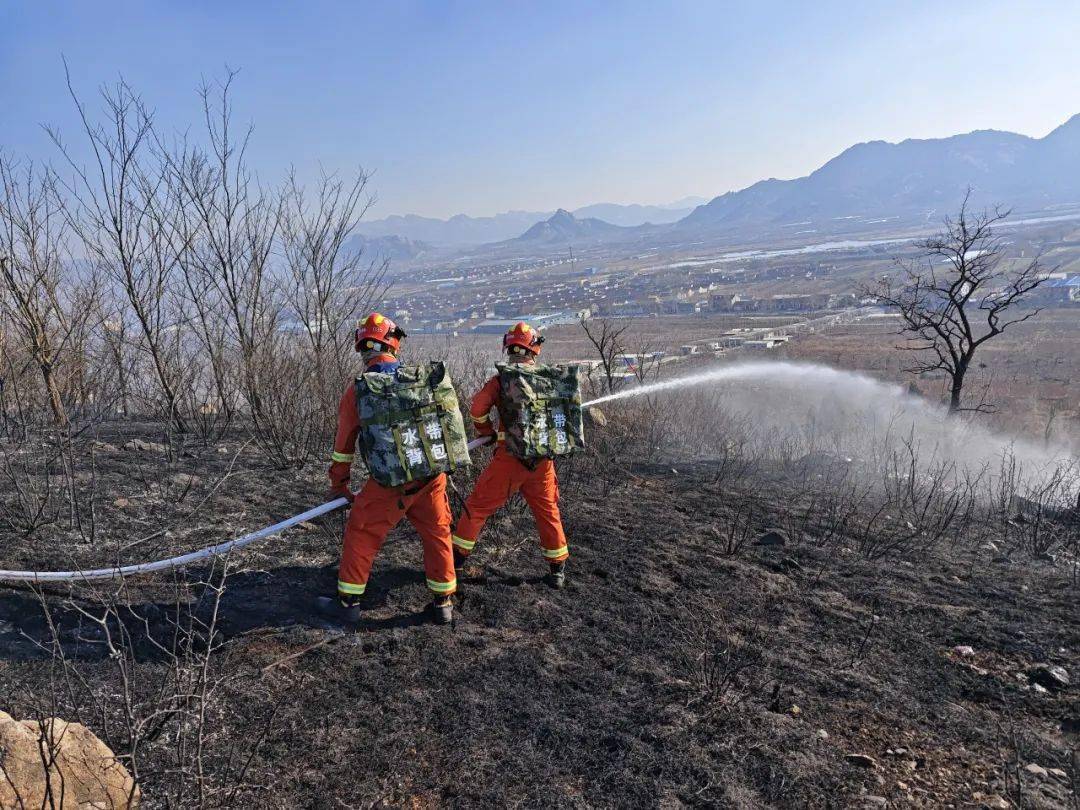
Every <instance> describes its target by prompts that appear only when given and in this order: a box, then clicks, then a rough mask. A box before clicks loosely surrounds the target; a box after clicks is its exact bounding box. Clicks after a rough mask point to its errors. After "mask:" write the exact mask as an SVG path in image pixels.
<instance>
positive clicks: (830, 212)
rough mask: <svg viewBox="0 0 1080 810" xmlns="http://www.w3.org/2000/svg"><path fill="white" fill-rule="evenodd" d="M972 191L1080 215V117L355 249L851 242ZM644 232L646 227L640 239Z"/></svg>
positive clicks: (448, 224) (371, 237) (408, 228)
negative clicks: (806, 170)
mask: <svg viewBox="0 0 1080 810" xmlns="http://www.w3.org/2000/svg"><path fill="white" fill-rule="evenodd" d="M969 187H970V188H971V189H972V199H971V204H972V205H973V206H974V207H976V208H984V207H989V206H993V205H1001V206H1004V207H1005V208H1011V209H1013V210H1015V211H1017V212H1033V211H1043V210H1046V209H1047V208H1051V207H1053V206H1061V205H1069V204H1073V205H1080V115H1076V116H1073V117H1072V118H1071V119H1069V120H1068V121H1066V122H1065V123H1064V124H1062V125H1061V126H1060V127H1058V128H1057V129H1055V130H1054V131H1053V132H1051V133H1050V134H1049V135H1047V136H1046V137H1044V138H1031V137H1028V136H1026V135H1018V134H1016V133H1013V132H1001V131H998V130H976V131H975V132H969V133H967V134H965V135H953V136H952V137H948V138H931V139H925V140H914V139H910V140H906V141H901V142H900V143H887V142H885V141H871V142H869V143H860V144H857V145H855V146H852V147H850V148H849V149H846V150H844V151H843V152H841V153H840V154H839V155H837V156H836V157H835V158H833V159H832V160H830V161H828V162H827V163H825V164H824V165H823V166H821V168H819V169H817V170H816V171H814V172H812V173H810V174H809V175H807V176H806V177H799V178H796V179H794V180H777V179H770V180H762V181H761V182H759V183H755V184H754V185H752V186H749V187H748V188H745V189H742V190H741V191H732V192H728V193H727V194H722V195H720V196H719V197H715V198H713V199H712V200H710V201H708V202H707V203H706V202H705V201H704V200H703V199H696V198H685V199H683V200H679V201H677V202H675V203H671V204H669V205H614V204H598V205H589V206H585V207H584V208H579V209H577V210H576V211H573V212H570V211H566V210H564V209H559V210H558V211H555V212H546V213H538V212H532V211H509V212H507V213H504V214H497V215H496V216H493V217H468V216H465V215H463V214H458V215H457V216H454V217H451V218H450V219H446V220H441V219H430V218H427V217H419V216H413V215H409V216H393V217H387V218H385V219H381V220H375V221H372V222H364V223H361V224H360V225H359V226H358V228H357V233H358V236H357V237H356V239H357V240H367V241H366V244H367V245H368V250H369V252H372V251H374V250H382V251H384V255H387V256H390V257H391V258H396V259H407V260H408V259H414V258H416V257H417V256H420V255H423V253H424V252H425V251H428V250H433V249H434V248H435V247H436V246H439V247H444V248H461V247H464V246H467V245H480V244H487V243H498V246H497V247H499V248H505V247H526V246H527V247H530V248H535V247H539V246H544V245H565V244H574V243H593V244H596V243H601V242H616V241H621V240H626V239H630V238H638V239H642V240H656V241H659V242H662V241H664V240H665V239H677V240H679V241H683V240H685V239H686V238H687V237H690V238H694V239H696V238H709V237H713V236H716V237H720V236H724V235H725V234H730V233H733V232H737V233H739V235H740V236H745V237H758V236H762V235H766V234H768V233H770V232H778V231H779V230H780V229H781V228H783V229H785V230H786V228H789V227H795V226H798V227H801V228H803V230H804V231H805V232H812V233H821V234H827V233H829V232H847V233H851V232H857V231H866V230H874V229H876V230H880V227H881V225H880V224H881V223H883V222H884V221H885V220H896V222H895V223H893V224H897V225H913V224H921V223H925V222H931V223H934V224H937V223H939V222H940V221H941V219H942V218H943V217H945V216H946V215H947V214H952V213H955V211H956V209H957V208H958V207H959V205H960V202H961V200H962V199H963V197H964V193H965V192H966V190H967V189H968V188H969ZM645 224H651V225H653V226H655V227H653V228H642V227H641V226H643V225H645ZM788 232H789V233H796V232H795V231H788ZM379 239H383V240H385V239H389V240H390V241H387V242H377V241H376V240H379ZM492 247H496V246H495V245H493V246H492Z"/></svg>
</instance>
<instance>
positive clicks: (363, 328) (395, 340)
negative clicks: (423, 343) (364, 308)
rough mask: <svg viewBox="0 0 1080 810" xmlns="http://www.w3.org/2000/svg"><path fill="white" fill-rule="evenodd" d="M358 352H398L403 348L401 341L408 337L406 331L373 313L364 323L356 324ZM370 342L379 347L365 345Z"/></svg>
mask: <svg viewBox="0 0 1080 810" xmlns="http://www.w3.org/2000/svg"><path fill="white" fill-rule="evenodd" d="M355 334H356V350H357V351H358V352H359V351H363V350H364V349H377V348H386V349H389V350H390V351H392V352H397V350H398V349H399V348H401V339H402V338H403V337H408V336H407V335H406V334H405V330H404V329H402V328H401V327H400V326H398V325H397V324H396V323H394V322H393V321H392V320H390V319H389V318H387V317H386V316H385V315H380V314H379V313H378V312H372V313H371V314H370V315H368V316H367V317H366V318H364V319H363V320H362V321H357V322H356V333H355ZM368 341H371V342H372V343H377V344H379V345H378V346H375V345H372V346H367V345H365V344H366V343H367V342H368Z"/></svg>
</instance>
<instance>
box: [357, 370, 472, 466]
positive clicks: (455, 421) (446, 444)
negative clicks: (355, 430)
mask: <svg viewBox="0 0 1080 810" xmlns="http://www.w3.org/2000/svg"><path fill="white" fill-rule="evenodd" d="M356 407H357V409H358V410H359V412H360V423H361V427H360V442H359V444H360V454H361V455H362V456H363V458H364V462H365V463H366V464H367V467H368V472H369V473H370V475H371V477H372V478H373V479H374V480H375V481H376V482H378V483H380V484H382V485H383V486H386V487H397V486H401V485H402V484H407V483H409V482H410V481H424V480H427V479H429V478H433V477H434V476H436V475H438V474H439V473H443V472H452V471H453V470H455V469H457V468H458V467H461V466H463V465H466V464H469V463H470V459H469V448H468V446H467V441H466V436H465V423H464V421H463V420H462V418H461V409H460V408H459V407H458V400H457V394H456V393H455V392H454V386H453V384H451V382H450V375H449V374H447V373H446V367H445V366H444V365H443V364H442V363H430V364H426V363H425V364H422V365H419V366H401V367H400V368H398V370H397V372H396V373H391V374H383V373H379V372H368V373H366V374H364V375H363V376H362V377H360V378H358V379H357V380H356Z"/></svg>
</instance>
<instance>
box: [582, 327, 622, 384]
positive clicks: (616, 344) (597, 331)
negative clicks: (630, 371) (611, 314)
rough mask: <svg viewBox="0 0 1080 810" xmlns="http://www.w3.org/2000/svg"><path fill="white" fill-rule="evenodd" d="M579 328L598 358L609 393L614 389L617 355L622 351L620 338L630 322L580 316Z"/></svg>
mask: <svg viewBox="0 0 1080 810" xmlns="http://www.w3.org/2000/svg"><path fill="white" fill-rule="evenodd" d="M581 328H582V331H584V332H585V337H586V338H588V340H589V343H591V344H592V345H593V348H594V349H595V350H596V355H597V357H598V358H599V359H600V369H601V371H603V373H604V384H605V386H606V388H605V391H606V392H607V393H611V392H612V391H614V390H615V380H616V374H615V373H616V371H617V370H618V355H619V354H621V353H622V351H623V348H622V338H623V335H624V334H625V333H626V330H627V329H629V328H630V324H629V323H623V324H618V323H616V322H615V321H613V320H611V319H609V318H582V319H581Z"/></svg>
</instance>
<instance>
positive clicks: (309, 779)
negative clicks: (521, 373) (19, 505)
mask: <svg viewBox="0 0 1080 810" xmlns="http://www.w3.org/2000/svg"><path fill="white" fill-rule="evenodd" d="M125 441H127V436H125V435H120V434H117V435H113V436H109V437H108V438H107V439H105V440H103V441H101V443H100V445H99V446H98V447H97V449H96V450H95V453H96V455H97V463H96V469H97V472H96V476H97V478H96V482H95V484H94V486H95V487H96V490H95V491H96V493H97V494H94V495H91V496H89V497H91V499H96V501H97V503H98V506H97V509H96V518H95V519H96V520H97V526H96V529H95V534H94V538H93V540H92V541H86V540H85V532H84V533H83V534H80V535H79V536H78V537H76V535H75V534H74V533H73V532H72V531H70V530H67V529H65V530H64V531H61V530H60V528H58V526H59V525H60V524H59V523H56V524H52V525H47V526H43V527H41V528H39V529H37V530H36V531H35V532H33V533H31V534H26V535H19V534H16V533H9V534H7V536H6V537H5V540H4V543H5V548H4V551H3V562H4V563H5V565H4V567H34V568H55V567H65V568H67V567H70V566H71V565H86V564H95V563H96V564H105V565H108V564H110V563H112V562H115V561H117V560H118V559H120V560H122V561H124V562H130V561H136V560H143V559H151V558H157V557H161V556H167V555H168V554H170V553H173V552H176V551H187V550H191V549H194V548H198V547H201V546H204V545H209V544H210V543H213V542H219V541H220V540H222V539H226V538H227V537H229V536H234V535H236V534H239V533H241V532H242V531H244V530H249V529H253V528H256V527H259V526H262V525H266V524H269V523H272V522H275V521H277V520H280V519H281V518H283V517H285V516H286V515H289V514H293V513H296V512H299V511H301V510H302V509H304V508H306V507H307V506H309V505H311V504H313V503H316V502H318V501H319V499H320V497H321V495H322V493H323V492H324V489H325V487H324V484H323V479H322V474H321V472H322V471H321V470H300V471H296V470H284V471H283V470H277V469H273V468H271V467H268V466H265V465H263V464H261V463H260V460H259V458H258V456H257V454H256V453H255V452H254V451H253V450H252V448H250V447H247V446H245V445H244V444H243V442H241V441H231V442H226V443H225V444H224V445H222V447H220V448H218V447H209V448H203V449H201V450H193V451H190V452H189V453H188V454H187V455H185V454H183V453H176V454H174V456H173V458H172V460H171V461H170V460H168V457H167V455H166V454H165V452H164V450H165V449H164V448H157V449H154V448H151V449H148V450H137V449H124V442H125ZM219 450H220V451H221V452H219ZM185 476H186V477H187V478H185ZM561 477H562V480H563V503H562V506H563V512H564V520H565V522H566V528H567V534H568V536H569V538H570V543H571V554H572V556H571V559H570V562H569V567H568V571H569V578H568V584H567V587H566V588H565V589H564V590H561V591H555V590H552V589H550V588H549V587H548V586H547V585H546V584H545V583H544V582H543V579H542V574H543V573H544V570H545V569H544V564H543V561H542V558H541V556H540V553H539V550H538V548H537V543H536V538H535V531H534V529H533V527H532V524H531V516H530V515H529V513H528V511H527V509H525V508H524V506H523V504H521V503H520V502H518V501H513V502H511V504H510V505H509V506H508V507H507V509H505V510H504V511H503V512H501V513H499V514H498V515H496V517H495V518H494V519H493V520H492V521H491V522H490V523H489V525H488V527H487V530H486V532H485V534H484V536H483V537H482V540H481V543H480V544H479V545H478V547H477V552H476V554H475V555H474V556H473V557H472V558H471V559H470V561H469V563H468V564H467V566H466V568H465V569H464V570H463V571H462V572H460V590H459V594H458V600H457V611H456V618H455V621H454V623H453V624H452V625H451V626H449V627H436V626H433V625H431V624H428V623H426V622H425V621H424V614H423V612H422V609H423V607H424V604H425V602H426V601H427V598H428V595H427V592H426V589H425V587H424V580H423V575H422V573H421V571H422V569H421V565H420V543H419V541H418V539H417V538H416V536H415V534H414V533H413V532H412V530H411V529H410V528H408V527H407V526H405V525H403V526H401V527H399V528H398V529H396V530H395V531H394V532H393V533H392V535H391V536H390V538H389V539H388V541H387V543H386V545H385V546H384V548H383V551H382V553H381V555H380V556H379V558H378V559H377V561H376V564H375V570H374V573H373V578H372V587H371V589H370V590H369V594H368V597H367V610H366V612H365V614H364V620H363V622H362V623H361V624H360V625H359V627H357V628H346V627H341V626H337V625H334V624H333V623H329V622H326V621H325V620H322V619H320V618H318V617H316V615H315V614H314V611H313V609H312V603H313V600H314V599H315V597H316V596H318V595H320V594H325V593H329V592H331V591H332V589H333V587H334V581H335V566H336V559H337V554H338V550H339V536H340V529H341V517H340V516H334V517H331V518H329V519H327V520H326V521H325V522H323V523H320V524H319V525H307V526H301V527H300V528H298V529H296V530H293V531H291V532H289V533H288V534H287V535H286V536H285V537H283V538H278V539H275V540H270V541H268V542H266V543H264V544H262V545H260V546H258V547H257V548H253V549H251V550H249V551H246V552H243V553H242V554H239V555H237V556H236V557H235V558H233V559H232V560H230V561H229V567H230V568H231V569H232V570H231V573H230V574H229V576H228V577H227V578H226V580H225V585H224V591H223V593H222V595H221V598H220V601H219V602H218V603H215V604H216V610H217V613H218V619H217V621H216V624H215V628H216V630H215V636H216V639H217V641H216V644H217V645H218V646H217V647H216V652H215V654H214V655H213V656H211V657H209V658H208V660H209V662H210V664H209V667H210V668H211V669H212V670H214V671H215V672H216V673H218V674H220V675H222V676H223V679H222V680H221V686H220V688H219V689H218V690H217V691H216V693H215V695H214V703H213V704H212V706H213V711H212V716H211V722H210V725H209V728H210V729H211V730H212V734H213V739H214V741H215V745H216V746H217V748H216V749H215V751H216V753H215V754H214V755H213V756H211V755H209V754H208V756H207V758H206V763H205V768H206V773H205V776H204V777H203V778H204V779H205V780H206V781H207V782H208V783H213V782H214V780H215V778H216V777H215V773H218V774H221V773H224V772H225V770H226V766H225V764H224V763H226V762H228V761H229V760H230V758H236V757H237V756H239V754H238V752H239V751H241V750H243V751H247V752H248V754H247V756H250V760H249V761H248V764H247V765H246V767H245V769H244V770H243V772H242V779H241V780H240V781H242V783H243V784H242V785H240V786H239V787H237V786H232V787H230V786H229V785H225V784H218V785H217V788H216V791H217V792H214V793H211V794H209V795H211V796H212V797H213V801H210V802H208V804H209V805H211V806H213V805H214V804H217V805H220V806H227V805H229V804H236V805H243V804H246V805H247V806H266V807H271V806H272V807H368V806H378V805H392V806H410V807H434V806H444V805H454V806H476V807H480V806H502V805H525V806H552V807H554V806H558V807H567V806H623V807H625V806H662V807H676V806H681V805H691V806H731V807H862V806H874V805H879V806H904V807H906V806H913V807H942V806H945V805H947V804H952V805H955V806H958V807H959V806H976V807H977V806H988V807H994V806H1002V807H1004V806H1023V807H1062V808H1075V807H1076V806H1077V798H1076V786H1077V779H1078V778H1080V774H1078V773H1077V770H1076V768H1077V746H1078V741H1077V733H1078V730H1080V708H1078V704H1077V688H1078V686H1077V678H1078V677H1080V661H1078V658H1077V650H1080V612H1078V611H1077V607H1076V605H1077V596H1078V594H1080V587H1078V583H1077V580H1076V576H1075V570H1074V569H1070V568H1069V567H1068V565H1066V564H1065V563H1064V562H1063V560H1061V559H1058V560H1057V561H1053V560H1051V559H1049V558H1047V559H1044V560H1037V559H1032V558H1027V557H1022V556H1020V555H1013V556H1009V555H1003V554H1001V553H1000V552H999V551H996V550H988V549H985V548H982V547H980V546H979V545H977V544H976V543H974V542H972V543H963V544H947V545H944V546H939V547H936V548H934V549H932V550H925V549H924V550H921V551H918V552H916V551H914V550H910V553H909V551H908V550H905V549H900V550H899V551H897V552H895V553H891V554H888V555H884V556H877V555H869V554H865V553H860V550H859V546H858V543H857V542H856V541H855V540H853V539H852V538H850V537H848V536H845V534H844V533H842V532H840V533H835V532H834V533H830V535H829V537H828V538H824V537H822V536H820V535H815V532H814V531H813V521H810V522H809V523H806V524H805V525H804V528H806V529H807V530H806V531H797V530H794V529H792V528H791V527H792V526H793V525H794V524H793V522H792V520H791V515H792V513H793V511H794V510H795V509H796V507H797V505H796V504H793V503H792V502H791V501H790V498H789V497H788V492H789V490H788V489H787V485H786V483H785V480H784V471H783V470H777V471H775V474H772V475H769V476H763V477H762V478H761V480H758V481H756V482H755V483H754V485H753V486H749V485H746V486H744V485H743V484H742V483H740V484H736V485H731V486H719V485H718V484H717V483H716V475H715V468H714V466H713V465H711V464H709V463H706V462H700V463H695V464H690V465H681V466H677V467H675V468H673V467H671V466H670V464H659V463H658V464H655V465H644V464H637V465H633V466H631V467H629V468H620V469H617V470H614V471H613V470H612V469H611V468H610V467H601V466H599V465H598V464H596V463H595V460H590V459H588V458H583V459H574V460H572V461H570V462H567V463H565V464H564V465H563V466H562V470H561ZM83 483H84V484H85V485H86V486H89V483H88V482H86V481H84V482H83ZM468 485H469V482H468V481H467V480H461V481H459V482H458V486H459V487H460V488H462V489H465V488H467V487H468ZM100 493H108V494H107V496H106V495H102V494H100ZM458 505H459V504H455V506H458ZM777 527H782V528H777ZM769 529H774V530H775V535H776V536H775V537H774V538H773V541H771V542H769V543H767V544H758V542H757V540H758V538H759V537H760V536H761V535H762V534H763V533H765V532H766V530H769ZM140 538H146V539H143V540H141V541H140ZM209 579H211V577H210V574H209V572H208V570H206V569H200V570H194V571H188V572H184V573H182V574H178V575H177V576H176V577H157V578H147V579H140V580H132V581H130V582H128V583H127V584H126V585H125V586H124V587H123V588H122V589H120V590H121V591H122V594H123V598H124V605H125V608H124V612H122V614H118V615H119V621H121V622H122V623H124V624H125V627H126V631H125V633H124V634H123V637H124V638H125V639H127V640H128V643H130V645H131V646H132V649H133V650H134V651H135V652H134V654H133V656H132V660H133V661H134V663H135V665H136V666H137V667H138V668H139V670H140V672H141V673H143V675H142V677H143V678H144V680H146V679H151V678H152V677H153V674H154V672H155V671H156V670H157V669H160V668H164V667H167V666H168V662H167V661H166V660H164V658H163V656H162V655H161V645H160V642H161V640H162V639H163V638H167V637H168V636H169V635H170V633H173V632H174V631H175V628H176V626H177V624H178V622H177V617H178V616H179V615H180V614H181V613H183V612H184V611H194V612H195V613H198V612H199V611H205V610H208V609H209V608H208V607H206V606H205V605H203V604H202V603H199V602H198V600H199V599H205V588H200V586H199V584H198V583H200V582H201V581H204V580H209ZM105 590H106V591H107V592H108V593H110V594H111V595H115V594H116V593H117V592H118V591H117V587H116V586H107V587H106V588H105ZM102 592H103V588H102V587H100V586H93V587H91V586H89V585H74V586H70V587H68V586H51V587H49V588H44V589H41V590H40V591H35V590H33V589H29V588H21V587H8V586H2V585H0V682H2V683H3V684H4V685H5V688H4V690H3V695H2V703H0V709H4V710H6V711H8V712H11V713H13V714H20V715H25V716H33V715H34V713H35V712H38V711H41V710H42V709H43V707H42V705H41V704H42V699H43V696H46V695H49V694H50V689H55V687H56V686H57V685H58V683H59V681H58V680H57V672H58V667H57V663H56V662H57V657H58V656H61V657H63V659H64V660H65V661H66V662H67V663H66V664H65V667H67V669H64V671H77V672H78V673H79V676H80V678H82V679H83V680H84V681H85V682H86V683H87V684H89V687H88V688H89V689H91V690H99V691H100V694H102V695H108V694H111V693H112V692H111V690H116V691H117V693H119V691H118V690H119V687H118V686H117V684H116V679H117V677H118V676H117V669H116V666H115V661H114V658H110V650H109V645H108V642H107V639H105V638H103V635H102V634H103V631H102V629H101V627H100V626H98V625H95V624H94V622H93V621H92V620H91V619H90V618H88V615H89V616H92V615H93V614H94V610H95V609H96V606H97V605H99V604H100V600H101V594H102ZM177 594H179V595H180V596H179V597H178V596H177ZM80 607H81V608H82V610H80V609H79V608H80ZM106 635H110V634H108V633H107V634H106ZM203 641H206V640H205V639H204V640H203ZM965 648H970V650H968V649H965ZM1040 665H1045V666H1059V667H1063V668H1064V669H1065V671H1066V672H1067V673H1068V675H1069V677H1070V678H1071V684H1070V685H1068V686H1064V687H1061V686H1055V688H1050V689H1047V688H1045V687H1043V686H1037V685H1036V680H1037V677H1036V678H1033V676H1032V673H1033V672H1034V671H1035V668H1036V667H1038V666H1040ZM66 699H67V698H62V697H54V704H59V705H60V706H61V707H66V708H67V710H68V711H69V712H70V711H72V706H70V705H68V704H66V703H64V701H65V700H66ZM71 699H72V700H74V698H71ZM50 708H55V705H53V706H51V707H50ZM84 709H85V707H84ZM71 719H75V718H71ZM86 722H87V723H88V724H89V725H90V726H91V728H94V729H95V731H97V732H98V733H99V734H101V735H102V736H103V738H105V739H106V740H107V742H109V743H110V745H111V747H113V749H114V750H116V751H117V752H118V753H119V754H120V755H121V756H124V755H125V749H124V739H125V738H124V735H123V734H118V733H116V732H115V730H114V732H113V733H112V734H109V733H107V729H102V728H101V725H102V723H104V722H105V721H104V720H101V721H100V722H98V723H97V724H96V725H97V728H95V720H94V718H93V717H88V718H86ZM240 741H243V742H244V745H245V746H247V747H244V746H241V745H240ZM234 743H235V745H234ZM167 749H168V747H167V746H162V748H161V751H165V750H167ZM126 753H127V754H131V752H130V751H128V752H126ZM153 756H154V757H158V758H159V760H160V761H158V762H156V767H154V768H146V769H144V782H145V785H144V788H143V792H144V796H145V804H144V806H151V807H152V806H155V804H156V802H158V801H159V800H160V796H161V795H162V793H163V792H164V791H165V790H166V784H167V782H168V779H169V778H170V777H169V776H168V774H169V773H170V770H169V767H168V762H167V760H168V757H167V756H166V755H165V754H164V753H157V754H154V755H153ZM1032 764H1035V765H1037V766H1040V768H1041V769H1044V771H1043V773H1041V774H1040V773H1039V771H1038V770H1037V769H1029V768H1028V766H1029V765H1032ZM230 773H234V774H235V773H236V771H230ZM155 791H156V795H157V796H158V797H159V798H158V799H155ZM995 802H1005V803H1001V804H995ZM886 803H887V804H886Z"/></svg>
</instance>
